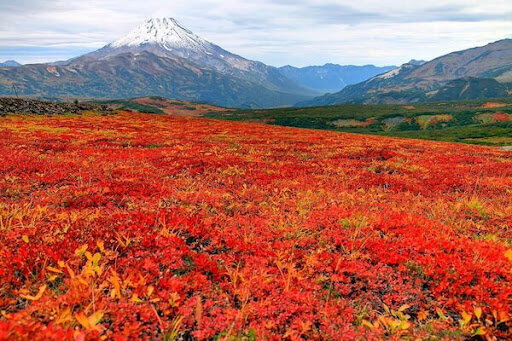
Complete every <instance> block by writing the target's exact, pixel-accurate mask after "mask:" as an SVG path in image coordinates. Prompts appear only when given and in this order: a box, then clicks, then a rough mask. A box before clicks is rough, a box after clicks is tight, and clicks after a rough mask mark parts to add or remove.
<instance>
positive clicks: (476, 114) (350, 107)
mask: <svg viewBox="0 0 512 341" xmlns="http://www.w3.org/2000/svg"><path fill="white" fill-rule="evenodd" d="M471 82H476V83H480V80H477V79H473V80H471V81H470V83H471ZM444 89H446V90H443V91H439V93H438V94H437V96H438V98H440V99H444V98H449V97H450V96H449V95H450V92H458V91H461V89H465V91H466V92H467V93H468V94H469V95H471V92H472V89H473V86H472V85H469V86H468V82H463V81H453V82H450V83H449V84H448V85H447V86H446V87H445V88H444ZM468 97H472V96H468ZM207 116H208V117H212V118H222V119H227V120H235V121H252V122H254V121H256V122H261V123H267V124H273V125H282V126H292V127H303V128H314V129H327V130H336V131H343V132H351V133H364V134H377V135H387V136H397V137H410V138H421V139H429V140H441V141H451V142H463V143H471V144H489V145H497V146H510V145H512V99H510V98H502V99H497V100H493V101H489V100H471V101H449V102H435V103H422V104H414V105H396V104H395V105H392V104H375V105H360V104H345V105H333V106H323V107H311V108H283V109H273V110H239V111H235V112H221V111H220V112H216V113H213V112H212V113H210V114H207Z"/></svg>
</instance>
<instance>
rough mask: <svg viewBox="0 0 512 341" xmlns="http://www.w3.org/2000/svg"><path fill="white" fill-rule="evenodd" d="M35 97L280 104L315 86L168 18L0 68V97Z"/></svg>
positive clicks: (304, 94) (311, 93)
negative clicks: (89, 45) (56, 59)
mask: <svg viewBox="0 0 512 341" xmlns="http://www.w3.org/2000/svg"><path fill="white" fill-rule="evenodd" d="M16 92H17V93H18V94H19V95H22V96H31V97H37V98H49V99H52V98H84V97H85V98H102V99H105V98H131V97H145V96H161V97H168V98H177V99H180V100H186V101H194V102H207V103H210V104H214V105H219V106H224V107H239V108H252V107H256V108H258V107H279V106H284V105H292V104H294V103H296V102H297V101H301V100H306V99H310V98H312V97H313V96H315V95H318V94H319V92H316V91H314V90H312V89H307V88H305V87H303V86H301V85H299V84H296V83H295V82H294V81H292V80H290V79H288V78H286V77H285V76H283V75H282V74H281V73H280V72H279V71H278V70H277V69H276V68H274V67H271V66H267V65H265V64H263V63H260V62H256V61H251V60H248V59H245V58H243V57H240V56H238V55H235V54H233V53H230V52H228V51H226V50H224V49H222V48H221V47H219V46H218V45H215V44H213V43H210V42H208V41H206V40H204V39H202V38H201V37H199V36H197V35H195V34H194V33H193V32H191V31H189V30H188V29H186V28H185V27H183V26H182V25H181V24H180V23H178V22H177V21H176V20H174V19H172V18H163V19H160V18H154V19H149V20H147V21H145V22H143V23H142V24H141V25H140V26H138V27H136V28H135V29H134V30H132V31H131V32H129V33H128V34H127V35H126V36H125V37H122V38H120V39H119V40H117V41H115V42H113V43H111V44H108V45H106V46H105V47H103V48H101V49H99V50H97V51H94V52H92V53H88V54H86V55H83V56H79V57H77V58H73V59H71V60H69V61H67V62H61V63H50V64H34V65H25V66H21V67H16V68H0V95H15V94H16Z"/></svg>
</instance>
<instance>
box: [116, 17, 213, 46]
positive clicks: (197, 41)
mask: <svg viewBox="0 0 512 341" xmlns="http://www.w3.org/2000/svg"><path fill="white" fill-rule="evenodd" d="M146 44H157V45H159V46H161V47H162V48H164V49H166V50H168V51H172V50H174V49H190V50H195V51H198V52H199V51H202V52H210V50H212V49H213V48H214V47H213V44H211V43H209V42H208V41H206V40H204V39H202V38H201V37H199V36H197V35H195V34H194V33H192V32H191V31H189V30H188V29H186V28H185V27H183V26H182V25H181V24H180V23H179V22H178V21H177V20H176V19H173V18H152V19H149V20H147V21H145V22H144V23H142V24H141V25H139V26H138V27H137V28H135V29H134V30H133V31H131V32H130V33H128V34H127V35H126V36H125V37H123V38H121V39H119V40H117V41H115V42H113V43H112V44H109V45H107V46H110V47H112V48H121V47H125V46H139V47H140V46H144V45H146Z"/></svg>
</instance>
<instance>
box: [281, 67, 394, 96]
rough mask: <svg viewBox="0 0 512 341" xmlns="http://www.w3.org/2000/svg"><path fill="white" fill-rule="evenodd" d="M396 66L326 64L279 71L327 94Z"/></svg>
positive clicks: (283, 68) (286, 68)
mask: <svg viewBox="0 0 512 341" xmlns="http://www.w3.org/2000/svg"><path fill="white" fill-rule="evenodd" d="M393 68H396V66H382V67H378V66H375V65H371V64H367V65H361V66H358V65H339V64H333V63H326V64H324V65H312V66H306V67H302V68H298V67H294V66H291V65H286V66H282V67H280V68H279V71H280V72H281V73H282V74H283V75H284V76H286V77H288V78H290V79H292V80H294V81H295V82H297V83H299V84H302V85H304V86H307V87H309V88H312V89H316V90H318V91H322V92H325V93H328V92H337V91H340V90H342V89H343V88H344V87H346V86H347V85H352V84H356V83H359V82H362V81H365V80H367V79H369V78H371V77H374V76H375V75H378V74H380V73H383V72H387V71H389V70H391V69H393Z"/></svg>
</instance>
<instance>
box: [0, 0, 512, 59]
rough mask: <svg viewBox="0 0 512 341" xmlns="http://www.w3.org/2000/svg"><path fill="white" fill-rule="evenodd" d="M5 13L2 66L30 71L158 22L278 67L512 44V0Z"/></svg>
mask: <svg viewBox="0 0 512 341" xmlns="http://www.w3.org/2000/svg"><path fill="white" fill-rule="evenodd" d="M0 13H1V15H2V21H1V22H0V57H3V56H7V55H8V54H9V53H10V52H12V53H13V54H14V55H11V56H10V58H15V59H18V60H20V61H22V62H35V61H37V62H40V61H43V60H48V61H50V60H52V59H53V58H55V57H59V58H57V59H66V58H69V57H72V56H74V53H77V51H80V53H82V51H85V50H94V49H96V48H98V47H101V46H102V45H104V44H106V43H108V42H110V41H113V40H116V39H117V38H119V37H121V36H123V35H124V34H125V33H126V32H127V31H129V30H130V29H131V28H133V26H135V25H137V24H139V23H140V22H141V21H142V20H144V19H146V18H148V17H154V16H158V17H163V16H171V17H175V18H177V19H178V20H179V21H181V22H182V23H183V24H184V25H185V26H187V27H188V28H190V29H191V30H193V31H194V32H196V33H197V34H199V35H201V36H203V37H204V38H206V39H208V40H210V41H212V42H214V43H217V44H219V45H221V46H222V47H223V48H225V49H228V50H230V51H232V52H234V53H237V54H240V55H242V56H244V57H247V58H251V59H257V60H261V61H263V62H266V63H269V64H272V65H283V64H292V65H309V64H323V63H326V62H334V63H340V64H365V63H375V64H378V65H386V64H399V63H402V62H405V61H407V60H408V59H411V58H416V59H431V58H434V57H436V56H439V55H441V54H444V53H447V52H451V51H453V50H459V49H465V48H469V47H473V46H477V45H483V44H485V43H488V42H492V41H495V40H498V39H502V38H507V37H512V36H511V34H510V32H512V2H511V1H510V0H494V1H493V2H492V3H484V2H481V1H474V0H447V1H443V2H442V3H441V2H439V1H434V0H424V1H421V2H418V1H412V0H411V1H407V0H403V1H385V0H359V1H345V0H295V1H293V0H273V1H272V0H259V1H258V0H255V1H248V0H242V1H240V0H236V1H235V0H224V1H222V0H195V1H193V0H187V1H185V0H174V1H172V2H170V1H164V0H145V1H140V0H125V1H114V0H89V1H84V0H67V1H64V0H57V1H48V0H46V1H44V0H17V1H16V2H14V1H10V0H0ZM52 49H54V50H52ZM34 51H42V52H41V54H40V55H37V54H34ZM57 51H58V52H57Z"/></svg>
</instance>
